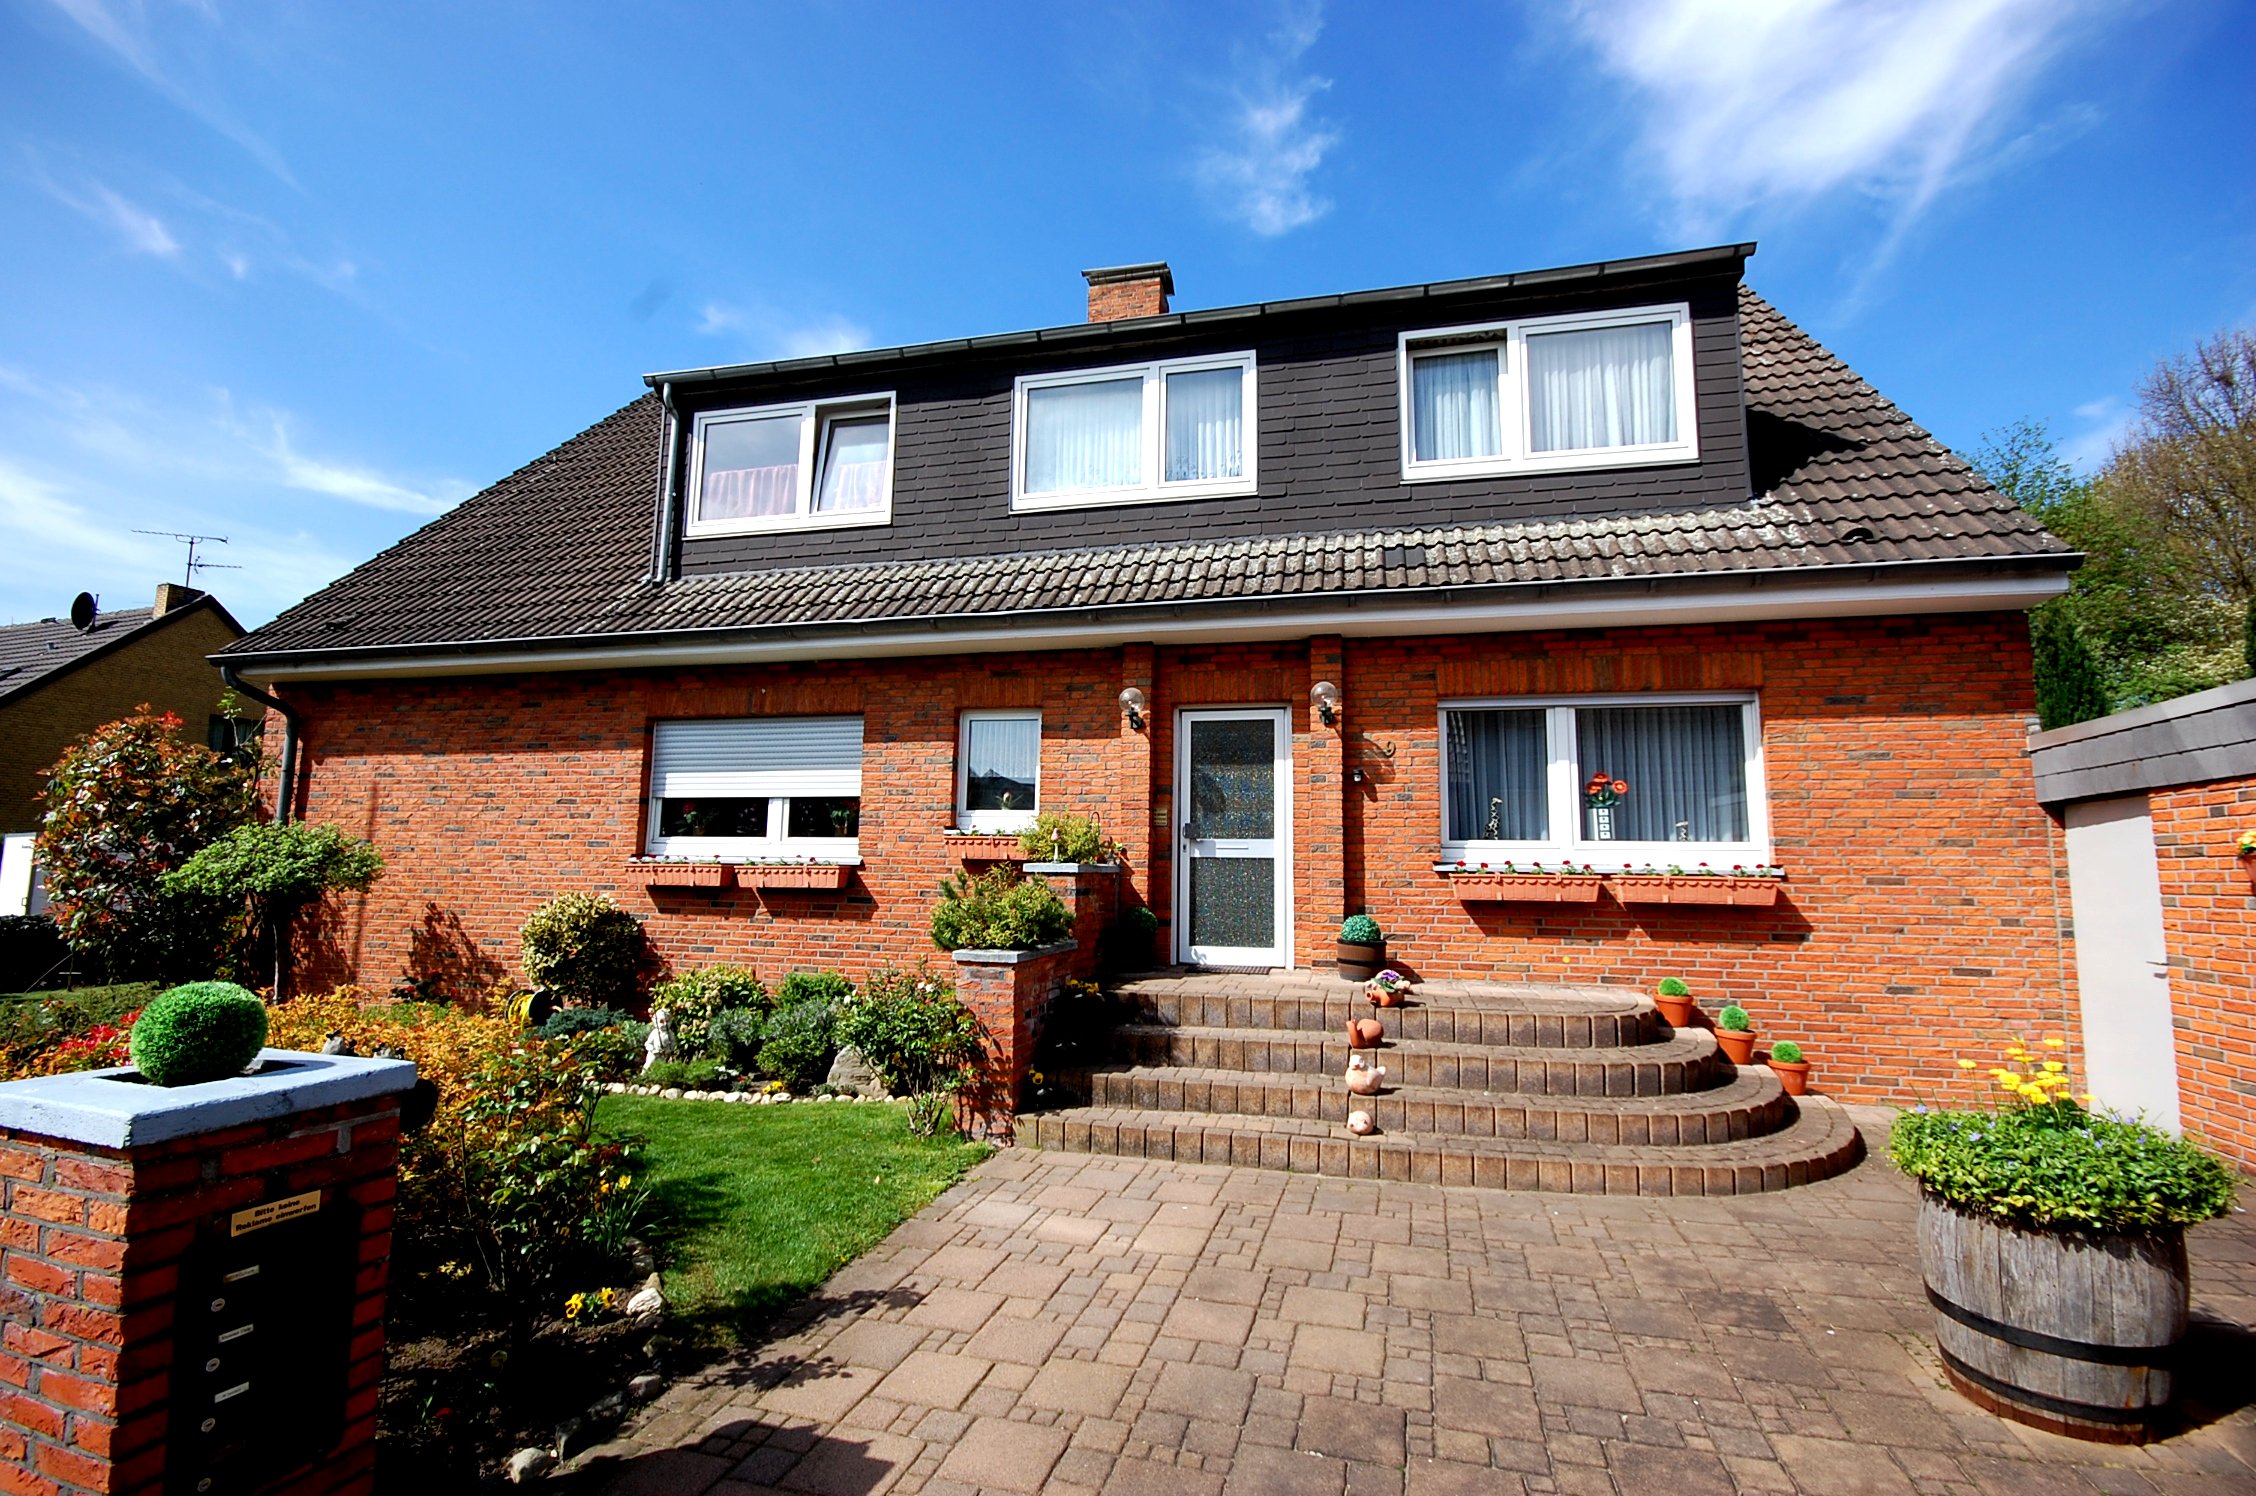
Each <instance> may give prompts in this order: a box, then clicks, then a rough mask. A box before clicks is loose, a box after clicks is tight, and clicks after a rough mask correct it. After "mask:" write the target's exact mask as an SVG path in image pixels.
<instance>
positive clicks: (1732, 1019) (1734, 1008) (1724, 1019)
mask: <svg viewBox="0 0 2256 1496" xmlns="http://www.w3.org/2000/svg"><path fill="white" fill-rule="evenodd" d="M1716 1027H1717V1028H1720V1029H1728V1030H1729V1031H1730V1032H1732V1033H1734V1034H1745V1033H1751V1032H1752V1031H1753V1030H1754V1027H1755V1020H1754V1019H1752V1018H1750V1017H1748V1016H1747V1010H1746V1009H1745V1008H1742V1007H1740V1006H1739V1005H1738V1004H1737V1003H1726V1004H1724V1008H1723V1011H1722V1012H1720V1013H1718V1014H1716Z"/></svg>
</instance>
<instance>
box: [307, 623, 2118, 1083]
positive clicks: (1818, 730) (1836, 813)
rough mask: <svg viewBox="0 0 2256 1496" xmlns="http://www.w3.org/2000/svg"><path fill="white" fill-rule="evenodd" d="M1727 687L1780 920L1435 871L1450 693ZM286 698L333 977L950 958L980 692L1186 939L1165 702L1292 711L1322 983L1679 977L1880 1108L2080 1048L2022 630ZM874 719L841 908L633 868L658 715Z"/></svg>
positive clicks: (496, 685) (926, 664) (857, 971)
mask: <svg viewBox="0 0 2256 1496" xmlns="http://www.w3.org/2000/svg"><path fill="white" fill-rule="evenodd" d="M1318 679H1331V680H1335V681H1337V682H1338V683H1339V684H1340V686H1341V688H1342V690H1343V692H1344V693H1345V697H1346V709H1345V717H1344V720H1343V722H1342V723H1341V725H1340V727H1339V728H1337V729H1330V728H1325V727H1323V726H1322V725H1321V724H1320V723H1317V722H1314V721H1313V720H1312V715H1311V713H1310V711H1309V706H1308V688H1309V686H1310V684H1311V683H1313V682H1314V681H1316V680H1318ZM1127 685H1136V686H1139V687H1141V688H1142V689H1144V690H1145V691H1146V692H1148V693H1149V694H1150V696H1151V703H1152V710H1151V713H1150V719H1149V726H1148V731H1146V732H1144V733H1141V734H1139V733H1135V732H1133V731H1131V730H1130V729H1129V728H1128V727H1127V726H1126V725H1125V723H1124V721H1123V719H1122V717H1121V715H1120V712H1119V708H1118V706H1117V698H1118V696H1119V693H1120V691H1121V689H1122V688H1123V687H1124V686H1127ZM1702 689H1753V690H1756V691H1758V692H1759V693H1760V700H1761V712H1762V720H1763V738H1764V753H1765V758H1766V769H1767V773H1768V779H1769V792H1770V793H1769V799H1770V810H1771V820H1772V830H1773V841H1774V845H1775V848H1776V853H1775V855H1776V857H1777V859H1778V860H1779V861H1780V862H1782V863H1784V864H1785V865H1786V866H1787V867H1788V869H1789V871H1790V874H1791V881H1790V882H1789V884H1788V891H1787V895H1786V897H1785V899H1784V900H1782V901H1781V903H1780V904H1779V905H1778V906H1777V907H1776V908H1774V909H1768V910H1764V909H1731V910H1716V909H1709V910H1690V909H1681V908H1667V907H1661V908H1650V909H1645V910H1641V911H1640V912H1638V913H1635V914H1631V913H1627V912H1625V911H1624V910H1623V908H1622V907H1621V906H1619V905H1617V904H1615V903H1613V902H1612V901H1611V900H1602V901H1601V902H1600V903H1598V904H1597V905H1595V906H1585V907H1584V908H1582V909H1581V910H1580V911H1578V912H1571V913H1570V912H1566V910H1565V909H1563V908H1561V907H1560V906H1514V905H1509V904H1488V905H1465V904H1461V903H1460V902H1459V901H1458V900H1457V899H1456V898H1455V897H1454V896H1453V895H1452V894H1451V893H1450V891H1449V888H1448V885H1447V883H1446V882H1445V880H1444V879H1443V878H1441V877H1440V876H1438V875H1436V874H1435V873H1434V872H1433V871H1432V865H1433V863H1434V861H1435V859H1436V857H1437V856H1438V854H1439V840H1440V813H1439V780H1440V764H1439V720H1438V708H1437V703H1438V701H1439V700H1441V699H1443V698H1445V697H1461V696H1464V697H1469V696H1497V695H1521V694H1527V695H1544V694H1580V693H1584V692H1594V691H1604V692H1633V691H1640V690H1702ZM290 691H291V694H292V696H293V697H294V698H295V699H296V700H298V701H299V702H301V703H302V704H303V706H304V708H305V711H306V714H307V721H308V730H307V743H308V752H309V755H310V777H309V781H308V783H309V790H308V797H307V802H306V808H307V813H308V814H309V815H310V816H311V817H312V818H313V819H315V820H323V821H333V822H336V823H338V824H340V825H342V826H344V827H345V828H347V829H348V830H351V831H353V832H355V833H357V834H360V835H364V836H369V837H373V838H374V839H375V840H376V841H377V843H378V844H379V845H380V846H381V847H382V848H383V851H384V853H385V856H386V859H387V868H386V872H385V875H384V877H383V879H382V880H381V881H380V882H379V883H378V884H377V885H376V888H375V889H374V890H373V891H372V892H371V893H370V894H368V895H366V896H364V897H356V898H354V899H352V900H349V901H347V902H345V903H343V904H341V905H339V906H338V907H335V908H333V909H332V910H330V911H329V916H328V918H327V919H326V921H325V922H324V925H323V928H322V930H321V933H320V937H319V941H318V949H317V950H315V951H313V952H312V953H310V954H311V955H312V957H313V959H312V961H311V962H310V963H309V969H308V970H306V971H304V972H303V973H302V975H301V982H302V983H303V984H306V985H310V984H311V983H312V982H314V981H317V980H325V979H342V978H345V977H348V976H354V977H357V978H358V979H359V980H360V981H362V982H363V983H365V984H367V985H370V986H372V987H376V988H379V989H381V988H385V987H389V986H391V985H393V984H395V983H398V982H401V981H403V980H406V979H408V978H409V977H410V976H415V977H424V978H428V979H431V980H433V981H437V982H440V983H441V984H442V985H452V986H456V987H461V986H472V985H483V984H485V983H490V982H492V981H494V980H497V979H501V978H504V977H515V975H516V971H515V964H516V931H517V928H518V926H519V925H520V924H521V923H522V922H523V920H524V918H525V916H526V915H527V914H528V913H530V912H531V911H532V909H533V908H534V907H536V906H537V905H539V904H540V903H541V902H543V901H544V900H546V899H548V898H550V897H552V896H553V895H555V894H557V893H560V892H563V891H566V890H568V889H581V890H587V891H600V892H605V893H608V894H610V895H611V896H612V897H613V898H614V899H616V900H617V901H618V902H619V903H621V904H622V905H623V906H624V907H626V908H628V909H630V910H632V911H633V912H634V913H635V914H636V915H638V916H639V917H641V918H642V919H643V920H644V921H645V925H646V928H647V929H648V931H649V933H650V936H651V940H652V943H653V946H654V948H655V949H656V950H657V952H658V953H659V956H660V958H661V959H662V961H664V962H665V963H668V964H670V965H672V966H676V967H695V966H699V965H704V964H709V963H711V962H715V961H721V960H738V961H748V962H750V963H752V964H754V965H756V966H758V967H759V968H760V969H761V970H762V971H763V972H764V973H767V974H771V975H772V974H780V973H781V972H782V971H784V970H788V969H790V968H792V967H795V966H815V965H824V966H834V967H836V968H838V969H840V970H842V971H845V972H846V973H847V974H848V975H850V976H856V977H859V976H861V975H863V974H865V973H866V972H868V971H869V970H870V969H872V968H873V967H876V966H880V965H887V964H902V963H913V962H915V961H916V960H918V959H920V958H925V957H929V956H933V955H936V953H934V952H932V951H931V948H930V942H929V940H928V938H927V936H926V933H925V932H926V928H927V922H928V919H929V914H930V909H931V904H932V898H933V889H934V886H935V885H936V884H937V883H938V881H939V879H940V877H941V876H942V875H943V874H944V873H946V872H948V871H950V870H952V869H953V868H954V867H955V866H957V865H958V864H957V863H956V862H955V860H954V858H953V855H952V851H953V849H951V848H950V847H949V846H948V844H947V842H946V839H945V837H944V836H943V832H944V830H945V828H946V827H947V826H948V825H949V824H950V822H951V815H952V807H953V796H954V783H955V781H954V774H955V751H956V719H957V713H958V712H959V711H961V710H963V709H966V708H973V707H995V706H1039V707H1040V708H1041V709H1042V712H1043V762H1042V777H1043V785H1044V800H1045V804H1047V805H1051V806H1057V807H1062V808H1074V809H1082V810H1091V811H1096V812H1097V813H1099V814H1100V816H1101V818H1102V819H1103V821H1104V824H1105V826H1106V829H1107V830H1108V831H1109V832H1110V833H1111V834H1113V835H1115V836H1117V837H1119V838H1120V839H1121V840H1122V841H1123V842H1125V843H1126V844H1127V849H1128V850H1127V861H1128V872H1127V874H1126V881H1125V884H1124V886H1123V888H1122V895H1123V899H1124V902H1127V903H1130V904H1134V903H1138V902H1148V903H1149V905H1150V906H1151V907H1152V908H1153V909H1154V910H1155V911H1157V912H1159V913H1160V914H1161V915H1162V917H1163V918H1165V917H1166V915H1167V912H1168V908H1169V904H1170V901H1171V886H1172V884H1171V880H1172V876H1173V871H1174V869H1173V866H1172V860H1171V857H1172V846H1171V841H1172V833H1171V830H1170V826H1171V822H1170V820H1169V816H1170V812H1171V809H1172V799H1173V754H1174V751H1175V744H1174V733H1173V713H1174V711H1175V710H1176V709H1177V708H1179V707H1185V706H1223V705H1266V706H1287V707H1289V708H1290V709H1291V714H1292V732H1293V802H1294V803H1293V815H1294V836H1295V842H1296V847H1295V854H1294V855H1295V863H1294V875H1295V880H1294V882H1295V886H1294V909H1293V938H1294V949H1295V952H1296V960H1297V964H1300V965H1303V966H1309V965H1322V964H1327V963H1328V961H1329V958H1330V953H1331V941H1332V938H1333V936H1334V934H1335V933H1336V930H1337V927H1338V920H1339V917H1340V915H1341V914H1342V913H1344V912H1348V911H1352V910H1356V909H1362V908H1368V909H1369V910H1370V911H1371V912H1372V913H1374V914H1375V915H1377V916H1378V918H1379V919H1380V921H1381V922H1382V924H1384V925H1385V926H1386V927H1387V930H1388V934H1389V954H1390V958H1391V959H1393V960H1394V961H1396V962H1397V963H1398V964H1401V965H1403V966H1405V967H1408V968H1410V969H1412V970H1413V971H1415V972H1418V973H1423V974H1427V975H1434V976H1497V977H1531V978H1567V979H1575V980H1607V981H1623V982H1632V983H1636V984H1638V985H1641V986H1649V985H1650V984H1651V983H1652V982H1653V981H1654V980H1655V979H1656V978H1658V977H1659V976H1661V975H1664V974H1670V973H1674V974H1679V975H1682V976H1684V977H1686V978H1687V979H1688V980H1690V981H1691V982H1692V984H1693V985H1694V987H1695V989H1696V990H1697V991H1698V992H1700V993H1701V994H1702V996H1703V998H1704V999H1705V1000H1706V1001H1707V1002H1708V1005H1709V1006H1710V1008H1711V1009H1712V1008H1713V1007H1715V1006H1718V1005H1720V1003H1721V1002H1722V1001H1724V1000H1726V999H1737V1000H1739V1001H1742V1002H1745V1003H1747V1004H1748V1005H1749V1006H1750V1007H1751V1008H1752V1009H1753V1011H1754V1012H1755V1015H1756V1018H1757V1022H1758V1025H1759V1026H1760V1027H1761V1028H1762V1029H1763V1030H1764V1032H1765V1033H1766V1034H1767V1035H1769V1036H1771V1037H1776V1038H1785V1037H1789V1036H1791V1037H1794V1038H1797V1039H1799V1040H1801V1041H1802V1042H1803V1043H1804V1044H1805V1045H1806V1046H1807V1047H1809V1048H1810V1049H1811V1051H1812V1053H1813V1057H1814V1058H1815V1059H1816V1060H1817V1062H1818V1064H1819V1067H1820V1069H1819V1074H1818V1077H1817V1080H1818V1084H1819V1085H1820V1086H1821V1087H1822V1088H1824V1089H1826V1090H1828V1091H1831V1092H1834V1093H1835V1094H1839V1095H1843V1096H1847V1097H1850V1098H1853V1099H1862V1100H1892V1101H1904V1100H1910V1099H1912V1098H1913V1097H1914V1096H1916V1095H1918V1094H1922V1092H1921V1090H1920V1088H1922V1087H1926V1086H1929V1085H1930V1083H1931V1085H1932V1087H1933V1090H1931V1091H1928V1092H1927V1093H1926V1094H1934V1092H1935V1091H1940V1090H1941V1089H1942V1088H1943V1087H1945V1086H1947V1085H1949V1084H1952V1083H1953V1082H1952V1080H1951V1079H1950V1077H1952V1076H1955V1074H1956V1072H1955V1071H1954V1070H1952V1069H1951V1067H1950V1061H1951V1059H1952V1058H1953V1057H1954V1056H1955V1055H1956V1054H1957V1053H1959V1052H1960V1051H1961V1049H1962V1048H1963V1047H1964V1046H1965V1045H1967V1044H1968V1043H1969V1042H1973V1041H1979V1040H1981V1039H1982V1038H1983V1037H1985V1036H1987V1035H1989V1034H1993V1033H1994V1034H2003V1033H2006V1032H2013V1031H2038V1030H2041V1031H2045V1032H2053V1031H2059V1032H2066V1033H2069V1034H2070V1035H2071V1036H2073V1033H2074V1027H2073V1025H2072V1023H2071V1022H2070V1018H2071V1015H2072V1013H2073V1003H2072V1000H2071V998H2070V996H2069V993H2068V989H2067V979H2068V977H2067V974H2068V970H2069V966H2068V952H2067V949H2066V936H2065V927H2064V920H2065V917H2066V916H2065V911H2066V893H2065V874H2064V871H2063V868H2064V857H2063V854H2062V848H2061V842H2060V837H2059V832H2058V830H2057V828H2055V827H2054V825H2053V823H2052V822H2051V821H2050V819H2049V818H2048V817H2046V816H2045V815H2044V813H2043V812H2042V811H2041V810H2040V809H2039V808H2038V807H2037V805H2036V802H2035V798H2034V795H2033V791H2032V788H2031V784H2030V779H2029V768H2028V765H2027V760H2026V758H2025V757H2024V756H2023V752H2022V749H2023V744H2024V739H2025V736H2026V732H2027V728H2028V719H2029V717H2030V716H2031V714H2032V711H2033V703H2032V699H2031V689H2030V686H2029V669H2028V630H2027V625H2026V621H2025V619H2024V618H2023V617H2022V616H2021V615H2019V614H1970V615H1940V616H1934V617H1926V618H1910V619H1891V620H1840V621H1831V622H1812V623H1805V624H1776V625H1743V626H1720V625H1719V626H1701V627H1689V628H1679V629H1669V630H1665V631H1662V630H1611V631H1579V632H1574V633H1556V634H1508V635H1474V636H1455V637H1441V638H1419V639H1401V640H1378V639H1348V640H1344V641H1343V640H1341V639H1339V638H1336V637H1319V638H1316V639H1313V640H1301V641H1293V642H1289V643H1281V644H1247V645H1227V646H1213V647H1202V648H1156V649H1155V648H1153V647H1152V646H1149V645H1141V646H1130V647H1128V648H1125V649H1120V650H1095V651H1071V652H1057V653H1052V654H1018V655H987V656H979V657H976V658H973V659H968V660H946V659H905V660H887V661H866V662H853V663H847V664H841V665H835V666H831V665H824V666H775V667H743V668H735V669H706V670H664V671H652V672H647V673H645V674H641V675H636V674H627V673H619V672H606V673H587V674H575V675H565V674H560V675H545V676H514V677H510V676H505V677H485V678H476V679H465V680H427V681H426V680H418V681H408V682H400V683H393V684H385V683H352V684H332V685H300V686H292V687H291V688H290ZM856 711H858V712H860V713H862V714H863V717H864V721H865V731H864V742H865V749H864V766H863V801H862V829H861V847H862V855H863V857H864V859H865V865H864V867H863V868H862V869H861V870H860V871H859V873H858V875H857V876H856V877H855V878H854V879H853V880H852V882H851V883H850V885H849V887H848V888H847V889H845V890H843V891H840V892H838V893H777V892H770V893H768V894H765V895H754V894H752V893H749V892H737V893H727V894H721V895H717V896H716V895H707V894H699V893H692V892H687V891H680V890H663V889H661V890H646V889H645V888H643V887H642V886H641V884H640V882H639V881H637V880H636V879H635V878H634V876H633V875H632V873H631V872H630V870H629V869H628V867H627V865H626V861H627V858H628V857H630V856H632V855H633V854H634V853H635V852H636V851H637V850H638V848H639V846H640V844H641V836H642V818H643V795H644V783H645V780H644V774H645V761H646V759H647V738H648V724H649V722H650V721H651V720H653V719H658V718H669V717H683V716H700V715H702V716H736V715H744V714H749V713H821V712H856ZM1385 747H1391V748H1392V749H1393V756H1392V757H1391V758H1387V757H1382V756H1380V750H1381V749H1382V748H1385ZM1358 768H1360V769H1362V770H1363V771H1364V775H1365V782H1363V783H1361V784H1357V783H1354V782H1353V778H1352V776H1353V773H1354V771H1355V770H1356V769H1358ZM1162 938H1163V941H1164V939H1165V936H1164V934H1163V937H1162ZM935 964H936V965H938V964H939V963H938V962H937V961H936V962H935Z"/></svg>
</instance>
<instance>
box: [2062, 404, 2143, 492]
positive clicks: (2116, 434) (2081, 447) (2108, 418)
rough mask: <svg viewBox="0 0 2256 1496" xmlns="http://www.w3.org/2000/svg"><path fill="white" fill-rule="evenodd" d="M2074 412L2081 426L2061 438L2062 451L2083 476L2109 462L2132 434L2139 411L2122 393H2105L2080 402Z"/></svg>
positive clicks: (2068, 462) (2065, 457) (2068, 461)
mask: <svg viewBox="0 0 2256 1496" xmlns="http://www.w3.org/2000/svg"><path fill="white" fill-rule="evenodd" d="M2073 414H2074V415H2075V418H2076V426H2077V430H2076V431H2075V432H2074V433H2073V434H2072V435H2070V436H2069V437H2068V438H2067V439H2066V440H2064V441H2063V442H2061V444H2060V455H2061V457H2062V458H2063V459H2064V460H2065V461H2066V462H2067V464H2068V466H2070V467H2071V468H2074V469H2075V470H2076V472H2077V474H2078V475H2079V476H2081V477H2087V478H2088V477H2090V476H2091V475H2092V474H2093V473H2096V472H2098V471H2099V470H2100V469H2101V468H2103V467H2105V466H2107V459H2108V458H2110V457H2113V456H2114V455H2115V449H2116V448H2117V447H2119V446H2121V445H2122V442H2123V438H2124V437H2125V436H2127V435H2129V434H2130V430H2131V423H2132V422H2133V421H2134V420H2136V419H2137V412H2135V411H2133V410H2132V409H2131V408H2130V406H2128V405H2126V404H2124V402H2123V399H2122V397H2121V396H2120V395H2102V396H2100V397H2099V398H2098V399H2097V400H2087V401H2085V402H2084V403H2083V404H2081V405H2079V406H2077V407H2076V409H2075V411H2074V412H2073Z"/></svg>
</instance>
